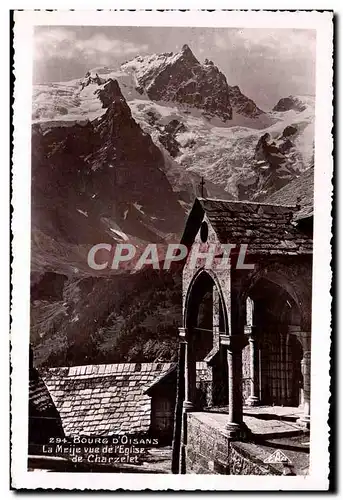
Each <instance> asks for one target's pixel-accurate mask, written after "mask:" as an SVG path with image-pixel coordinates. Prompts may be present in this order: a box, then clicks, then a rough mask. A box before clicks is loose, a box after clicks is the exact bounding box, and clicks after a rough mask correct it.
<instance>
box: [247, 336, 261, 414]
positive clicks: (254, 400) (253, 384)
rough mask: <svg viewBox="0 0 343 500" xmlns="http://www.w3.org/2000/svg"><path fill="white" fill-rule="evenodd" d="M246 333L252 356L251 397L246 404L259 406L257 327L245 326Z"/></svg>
mask: <svg viewBox="0 0 343 500" xmlns="http://www.w3.org/2000/svg"><path fill="white" fill-rule="evenodd" d="M244 333H245V335H247V337H248V340H249V351H250V352H249V354H250V396H249V397H248V399H247V400H246V404H247V405H249V406H257V405H259V404H260V401H259V398H258V395H257V389H258V380H257V374H258V370H257V362H256V335H255V327H253V326H245V327H244Z"/></svg>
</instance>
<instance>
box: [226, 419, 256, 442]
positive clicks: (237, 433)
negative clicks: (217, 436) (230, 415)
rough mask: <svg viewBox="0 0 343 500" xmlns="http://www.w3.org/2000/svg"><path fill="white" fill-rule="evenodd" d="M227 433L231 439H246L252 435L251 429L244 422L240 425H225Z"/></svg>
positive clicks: (229, 423) (231, 423)
mask: <svg viewBox="0 0 343 500" xmlns="http://www.w3.org/2000/svg"><path fill="white" fill-rule="evenodd" d="M225 432H226V434H227V435H228V437H229V438H230V439H246V438H247V437H248V436H249V435H250V434H251V431H250V429H249V427H248V426H247V425H246V424H245V423H244V422H241V423H240V424H236V423H234V422H228V423H227V424H226V425H225Z"/></svg>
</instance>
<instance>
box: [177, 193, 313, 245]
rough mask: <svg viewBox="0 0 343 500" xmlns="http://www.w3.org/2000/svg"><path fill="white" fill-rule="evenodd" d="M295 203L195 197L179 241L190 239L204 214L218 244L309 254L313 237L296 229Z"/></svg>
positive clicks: (296, 208)
mask: <svg viewBox="0 0 343 500" xmlns="http://www.w3.org/2000/svg"><path fill="white" fill-rule="evenodd" d="M297 211H298V207H297V206H295V205H281V204H277V203H264V202H262V203H260V202H249V201H227V200H218V199H212V198H197V199H196V200H195V202H194V205H193V208H192V211H191V213H190V216H189V219H188V221H187V224H186V229H185V232H184V235H183V238H182V241H187V240H192V238H194V237H195V234H196V232H197V231H198V228H199V225H200V223H201V221H202V220H203V217H204V215H206V217H207V219H208V221H209V222H210V224H211V225H212V227H213V229H214V231H215V232H216V234H217V236H218V239H219V241H220V243H223V244H225V243H232V244H242V243H243V244H247V245H248V249H247V252H248V253H249V254H261V255H268V254H278V255H301V254H311V253H312V238H310V237H309V236H308V235H306V234H304V233H303V232H302V231H301V230H300V229H299V228H297V226H296V223H295V221H294V216H295V214H296V213H297Z"/></svg>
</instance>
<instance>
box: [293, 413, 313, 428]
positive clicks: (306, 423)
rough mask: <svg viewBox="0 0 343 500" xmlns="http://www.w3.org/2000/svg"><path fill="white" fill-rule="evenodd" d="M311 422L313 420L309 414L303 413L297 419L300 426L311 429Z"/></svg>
mask: <svg viewBox="0 0 343 500" xmlns="http://www.w3.org/2000/svg"><path fill="white" fill-rule="evenodd" d="M310 422H311V417H310V416H309V415H302V416H301V417H299V418H298V419H297V421H296V423H297V424H298V425H300V427H302V428H303V429H310Z"/></svg>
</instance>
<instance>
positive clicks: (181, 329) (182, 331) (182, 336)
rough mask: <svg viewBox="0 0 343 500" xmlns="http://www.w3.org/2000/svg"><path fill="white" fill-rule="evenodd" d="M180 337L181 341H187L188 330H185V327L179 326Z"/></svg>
mask: <svg viewBox="0 0 343 500" xmlns="http://www.w3.org/2000/svg"><path fill="white" fill-rule="evenodd" d="M179 337H180V339H181V340H186V337H187V328H184V327H183V326H179Z"/></svg>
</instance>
